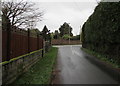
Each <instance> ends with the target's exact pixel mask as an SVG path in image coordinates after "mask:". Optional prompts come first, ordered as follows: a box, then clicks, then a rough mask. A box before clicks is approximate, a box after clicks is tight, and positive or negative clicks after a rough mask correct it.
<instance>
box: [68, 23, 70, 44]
mask: <svg viewBox="0 0 120 86" xmlns="http://www.w3.org/2000/svg"><path fill="white" fill-rule="evenodd" d="M68 24H70V23H68ZM69 44H70V26H69Z"/></svg>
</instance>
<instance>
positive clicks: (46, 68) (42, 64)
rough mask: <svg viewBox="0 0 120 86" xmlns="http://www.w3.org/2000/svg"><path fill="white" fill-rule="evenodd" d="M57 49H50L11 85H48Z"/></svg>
mask: <svg viewBox="0 0 120 86" xmlns="http://www.w3.org/2000/svg"><path fill="white" fill-rule="evenodd" d="M57 51H58V49H57V48H55V47H52V48H51V49H50V50H49V52H48V53H46V54H45V55H44V57H43V58H42V59H41V60H39V61H38V62H37V63H36V64H35V65H33V66H32V67H31V68H30V69H29V70H28V71H27V72H26V73H24V74H23V75H22V76H21V77H20V78H18V79H17V80H16V81H15V82H14V83H13V84H49V83H50V78H51V73H52V68H53V66H54V63H55V61H56V57H57Z"/></svg>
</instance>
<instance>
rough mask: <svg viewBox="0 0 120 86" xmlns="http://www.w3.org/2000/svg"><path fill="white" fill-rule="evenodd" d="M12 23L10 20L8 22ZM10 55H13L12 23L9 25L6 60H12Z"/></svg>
mask: <svg viewBox="0 0 120 86" xmlns="http://www.w3.org/2000/svg"><path fill="white" fill-rule="evenodd" d="M8 22H10V20H8ZM10 53H11V25H10V23H8V24H7V58H6V60H7V61H9V60H10V56H11V55H10Z"/></svg>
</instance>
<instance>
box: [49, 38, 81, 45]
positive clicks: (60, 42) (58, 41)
mask: <svg viewBox="0 0 120 86" xmlns="http://www.w3.org/2000/svg"><path fill="white" fill-rule="evenodd" d="M51 43H52V45H68V44H70V45H75V44H81V42H80V40H70V42H69V40H64V39H53V40H52V41H51Z"/></svg>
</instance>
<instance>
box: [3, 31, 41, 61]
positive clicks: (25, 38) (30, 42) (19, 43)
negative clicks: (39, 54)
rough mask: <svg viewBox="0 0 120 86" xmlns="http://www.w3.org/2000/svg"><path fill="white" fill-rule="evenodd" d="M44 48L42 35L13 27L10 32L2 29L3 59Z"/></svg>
mask: <svg viewBox="0 0 120 86" xmlns="http://www.w3.org/2000/svg"><path fill="white" fill-rule="evenodd" d="M42 48H43V39H42V37H41V36H40V35H37V34H33V33H29V32H28V31H25V30H21V29H13V30H12V31H10V33H8V31H7V30H3V31H2V61H6V60H10V59H12V58H15V57H17V56H20V55H24V54H27V53H29V52H32V51H35V50H39V49H42Z"/></svg>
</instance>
